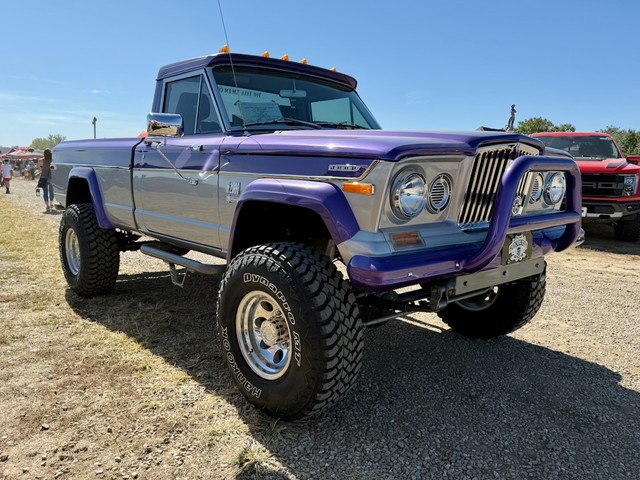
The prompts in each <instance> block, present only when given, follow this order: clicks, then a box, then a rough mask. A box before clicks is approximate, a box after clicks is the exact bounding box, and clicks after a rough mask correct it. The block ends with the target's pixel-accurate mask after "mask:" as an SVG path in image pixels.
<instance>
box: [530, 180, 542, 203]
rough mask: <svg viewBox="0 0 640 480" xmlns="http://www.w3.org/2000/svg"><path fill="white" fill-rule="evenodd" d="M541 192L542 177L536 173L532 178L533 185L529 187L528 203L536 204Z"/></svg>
mask: <svg viewBox="0 0 640 480" xmlns="http://www.w3.org/2000/svg"><path fill="white" fill-rule="evenodd" d="M543 190H544V176H543V175H542V174H541V173H536V174H535V175H534V177H533V185H531V197H529V202H531V203H536V202H537V201H538V200H540V197H542V191H543Z"/></svg>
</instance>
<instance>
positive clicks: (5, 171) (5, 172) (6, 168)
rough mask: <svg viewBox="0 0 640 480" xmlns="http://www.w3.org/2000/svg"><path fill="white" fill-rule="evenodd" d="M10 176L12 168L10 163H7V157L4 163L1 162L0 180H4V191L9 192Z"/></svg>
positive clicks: (11, 175)
mask: <svg viewBox="0 0 640 480" xmlns="http://www.w3.org/2000/svg"><path fill="white" fill-rule="evenodd" d="M12 177H13V170H12V169H11V164H10V163H9V159H8V158H5V159H4V163H3V164H2V181H3V182H4V186H5V187H6V189H7V191H6V192H5V193H11V192H10V191H9V183H10V182H11V178H12Z"/></svg>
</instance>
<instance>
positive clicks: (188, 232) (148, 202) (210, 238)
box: [133, 74, 224, 249]
mask: <svg viewBox="0 0 640 480" xmlns="http://www.w3.org/2000/svg"><path fill="white" fill-rule="evenodd" d="M162 111H163V112H164V113H179V114H180V115H182V118H183V126H184V135H183V136H182V137H167V138H166V139H164V138H158V139H157V140H160V141H161V142H160V143H152V144H151V145H149V144H148V143H145V142H142V143H141V144H140V145H139V146H138V147H137V148H136V151H135V155H134V165H133V185H134V191H135V192H136V197H135V201H136V211H135V212H136V220H137V222H138V225H139V227H140V229H141V230H142V231H145V232H149V233H151V234H153V235H154V236H166V237H173V238H179V239H181V240H186V241H189V242H193V243H198V244H202V245H205V246H208V247H212V248H215V249H219V248H220V247H221V245H220V235H219V230H220V225H219V223H220V220H219V215H218V169H219V163H220V147H221V144H222V142H223V139H224V135H223V133H222V129H221V127H220V121H219V117H218V114H217V111H216V109H215V108H214V102H213V101H212V96H211V91H210V88H209V86H208V82H207V80H206V77H205V76H204V75H203V74H198V75H194V74H190V76H183V77H180V78H177V79H175V80H173V81H171V82H167V83H166V85H165V89H164V101H163V109H162ZM150 138H151V137H150ZM165 140H166V143H165ZM158 145H159V147H158ZM158 148H160V149H161V151H162V153H164V155H165V156H166V157H167V158H168V159H169V160H170V161H171V163H172V164H173V166H172V165H170V164H169V163H168V162H167V161H166V160H165V159H164V158H162V156H161V155H160V153H159V152H158V150H157V149H158ZM174 166H175V169H177V170H178V171H179V172H180V174H181V175H182V176H180V175H178V173H176V171H175V170H174V168H173V167H174ZM183 177H184V178H183Z"/></svg>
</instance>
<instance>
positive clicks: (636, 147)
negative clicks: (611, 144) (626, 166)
mask: <svg viewBox="0 0 640 480" xmlns="http://www.w3.org/2000/svg"><path fill="white" fill-rule="evenodd" d="M600 132H603V133H608V134H609V135H611V136H612V137H613V138H615V139H616V142H617V143H618V145H620V149H621V150H622V152H623V153H624V154H625V155H638V154H640V132H638V131H637V130H632V129H627V130H624V129H622V128H618V127H616V126H613V125H609V126H608V127H607V128H603V129H602V130H600Z"/></svg>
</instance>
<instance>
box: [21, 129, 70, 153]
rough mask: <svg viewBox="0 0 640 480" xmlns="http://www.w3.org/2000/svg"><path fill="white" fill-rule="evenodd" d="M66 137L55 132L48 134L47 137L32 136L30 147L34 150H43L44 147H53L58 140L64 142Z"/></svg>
mask: <svg viewBox="0 0 640 480" xmlns="http://www.w3.org/2000/svg"><path fill="white" fill-rule="evenodd" d="M66 139H67V137H65V136H64V135H60V134H59V133H56V134H55V135H49V136H48V137H47V138H42V137H39V138H34V139H33V141H32V142H31V145H30V147H31V148H33V149H35V150H44V149H46V148H49V149H51V148H53V147H55V146H56V145H58V144H59V143H60V142H64V141H65V140H66Z"/></svg>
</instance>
